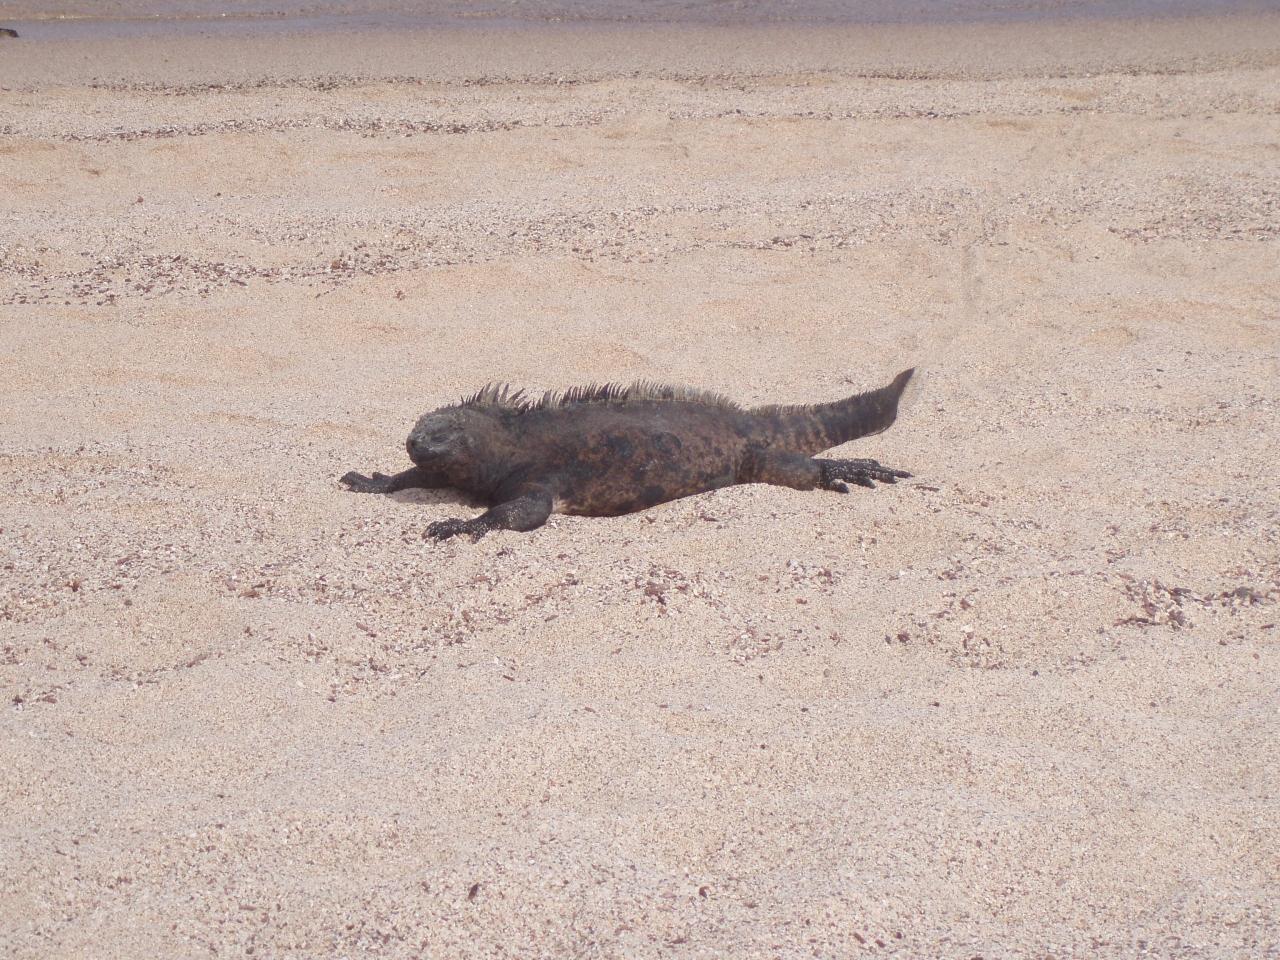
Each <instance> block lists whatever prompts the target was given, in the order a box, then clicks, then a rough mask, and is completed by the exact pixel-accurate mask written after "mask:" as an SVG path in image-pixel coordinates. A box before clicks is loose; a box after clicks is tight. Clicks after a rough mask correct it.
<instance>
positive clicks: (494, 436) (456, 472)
mask: <svg viewBox="0 0 1280 960" xmlns="http://www.w3.org/2000/svg"><path fill="white" fill-rule="evenodd" d="M405 449H406V450H408V452H409V459H410V460H412V461H413V462H414V463H415V464H417V465H418V466H419V467H421V468H422V469H423V470H426V471H428V472H430V473H432V474H435V475H438V476H442V477H444V478H446V479H448V480H449V481H450V482H451V483H453V484H455V485H476V484H483V482H484V481H485V479H486V478H487V477H489V476H491V475H492V474H494V472H495V469H496V468H498V467H499V466H500V462H501V461H502V460H503V459H505V457H506V455H507V454H508V452H509V443H508V436H507V431H506V429H505V428H504V426H503V424H502V422H501V418H500V417H499V416H496V415H495V413H494V412H493V411H489V410H486V409H484V408H476V407H471V406H465V405H462V406H451V407H442V408H441V409H439V410H433V411H432V412H431V413H427V414H424V415H423V416H422V417H421V418H420V419H419V420H418V422H417V423H416V424H414V427H413V430H411V431H410V432H409V438H408V439H407V440H406V441H405Z"/></svg>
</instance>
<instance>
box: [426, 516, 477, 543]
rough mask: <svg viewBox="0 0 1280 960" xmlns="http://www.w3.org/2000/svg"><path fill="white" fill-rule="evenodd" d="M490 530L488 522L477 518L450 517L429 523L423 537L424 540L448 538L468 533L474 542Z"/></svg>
mask: <svg viewBox="0 0 1280 960" xmlns="http://www.w3.org/2000/svg"><path fill="white" fill-rule="evenodd" d="M477 519H478V518H477ZM488 532H489V525H488V524H485V523H477V522H476V520H461V519H459V518H458V517H450V518H449V519H448V520H437V521H436V522H435V523H432V524H428V525H427V529H426V530H425V531H423V534H422V537H423V539H424V540H448V539H449V538H450V537H456V536H458V535H459V534H467V535H469V536H470V537H471V540H472V542H474V541H476V540H479V539H480V538H481V537H483V536H484V535H485V534H486V533H488Z"/></svg>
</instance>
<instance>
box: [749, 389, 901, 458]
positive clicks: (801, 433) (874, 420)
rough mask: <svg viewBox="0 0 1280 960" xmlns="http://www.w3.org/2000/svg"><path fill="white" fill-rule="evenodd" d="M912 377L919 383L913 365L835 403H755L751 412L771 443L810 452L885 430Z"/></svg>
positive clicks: (892, 418) (800, 451)
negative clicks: (877, 385) (884, 382)
mask: <svg viewBox="0 0 1280 960" xmlns="http://www.w3.org/2000/svg"><path fill="white" fill-rule="evenodd" d="M913 378H914V379H915V383H914V384H912V386H913V388H915V387H918V385H919V380H920V378H919V376H917V375H916V371H915V368H914V367H913V368H912V369H910V370H903V371H902V372H901V373H900V374H898V375H897V376H896V377H894V378H893V382H892V383H890V384H889V385H888V386H887V387H881V388H880V389H879V390H869V391H868V392H866V393H859V394H855V395H854V396H852V397H847V398H846V399H844V400H837V401H835V402H834V403H814V404H804V405H797V406H789V407H757V408H755V409H754V410H752V411H751V413H753V414H754V415H756V416H757V417H758V418H760V420H762V421H764V422H765V424H766V432H767V434H768V435H769V438H770V440H771V442H772V446H773V447H775V448H778V449H782V450H793V451H795V452H797V453H806V454H809V455H813V454H815V453H821V452H822V451H823V450H828V449H830V448H831V447H836V446H839V445H840V444H842V443H847V442H849V441H850V440H856V439H857V438H858V437H866V436H870V435H871V434H873V433H880V432H881V431H883V430H888V429H889V427H891V426H893V421H894V420H896V419H897V417H898V405H899V402H900V401H901V400H902V398H903V393H904V392H906V389H907V385H908V384H910V383H912V379H913ZM912 392H915V391H914V389H913V391H912Z"/></svg>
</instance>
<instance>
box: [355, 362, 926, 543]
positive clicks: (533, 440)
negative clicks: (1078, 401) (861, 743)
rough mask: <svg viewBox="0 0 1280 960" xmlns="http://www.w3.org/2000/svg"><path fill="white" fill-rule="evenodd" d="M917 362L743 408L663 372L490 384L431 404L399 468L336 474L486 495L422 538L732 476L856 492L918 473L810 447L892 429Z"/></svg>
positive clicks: (613, 509)
mask: <svg viewBox="0 0 1280 960" xmlns="http://www.w3.org/2000/svg"><path fill="white" fill-rule="evenodd" d="M914 373H915V370H914V369H911V370H904V371H902V372H901V373H900V374H898V375H897V376H896V377H895V378H894V379H893V382H892V383H890V384H889V385H888V386H886V387H881V388H880V389H879V390H871V391H869V392H867V393H860V394H856V395H855V396H852V397H848V398H846V399H844V400H837V401H835V402H834V403H818V404H799V405H794V406H767V407H753V408H750V409H744V408H743V407H740V406H738V405H737V404H736V403H733V402H732V401H731V400H728V399H726V398H725V397H722V396H720V395H719V394H714V393H707V392H703V391H700V390H693V389H689V388H685V387H672V386H664V385H662V384H654V383H645V382H640V383H635V384H632V385H630V386H622V385H618V384H605V385H603V386H597V385H595V384H592V385H590V386H585V387H574V388H572V389H570V390H566V391H564V392H563V393H548V394H546V395H544V396H543V397H541V398H540V399H533V398H530V397H527V396H526V395H525V393H524V391H522V390H516V389H513V388H512V387H510V386H509V385H506V384H490V385H489V386H487V387H485V388H484V389H483V390H481V391H479V392H478V393H476V394H474V395H473V396H471V397H468V398H466V399H464V400H462V401H460V402H459V403H455V404H451V405H449V406H446V407H441V408H440V409H438V410H434V411H432V412H430V413H427V414H424V415H423V416H422V417H421V418H420V419H419V420H418V422H417V424H416V425H415V426H414V428H413V430H412V432H411V433H410V434H409V439H408V440H407V441H406V442H405V447H406V449H407V450H408V452H409V459H411V460H412V461H413V463H414V466H412V467H410V468H409V469H408V470H405V471H404V472H402V473H397V474H395V475H394V476H388V475H386V474H382V473H375V474H373V475H372V476H369V477H366V476H364V475H362V474H359V473H356V472H354V471H353V472H351V473H348V474H346V475H345V476H343V477H342V479H341V482H342V483H344V484H345V485H346V486H347V487H348V488H350V489H351V490H353V491H356V492H359V493H394V492H395V491H397V490H405V489H408V488H410V487H453V488H455V489H458V490H461V491H463V492H464V493H467V494H470V495H472V496H474V497H475V498H476V499H478V500H480V501H482V502H484V503H487V504H490V505H491V506H490V508H489V510H488V511H486V512H485V513H483V514H481V515H480V516H478V517H475V518H473V519H470V520H461V519H450V520H440V521H437V522H435V523H432V524H431V525H430V526H428V527H427V529H426V532H425V536H426V537H429V538H432V539H435V540H445V539H447V538H449V537H452V536H456V535H458V534H461V533H465V534H469V535H470V536H471V537H472V539H473V540H478V539H479V538H480V537H482V536H484V535H485V534H486V533H488V532H489V531H491V530H533V529H535V528H536V527H540V526H542V525H543V524H544V523H546V522H547V517H549V516H550V515H551V514H552V512H557V513H570V514H579V515H583V516H591V517H607V516H617V515H618V514H623V513H632V512H634V511H637V510H644V509H646V508H648V507H652V506H654V505H655V504H659V503H665V502H666V501H668V500H676V499H678V498H680V497H687V496H690V495H692V494H695V493H702V492H703V491H706V490H715V489H717V488H719V487H727V486H730V485H732V484H735V483H773V484H779V485H781V486H784V487H794V488H795V489H797V490H813V489H817V488H822V489H825V490H836V491H839V492H840V493H848V492H849V486H848V485H849V484H850V483H852V484H855V485H857V486H862V487H874V486H875V483H874V481H877V480H878V481H880V482H881V483H894V482H896V481H897V480H898V479H899V478H901V477H909V476H911V474H909V473H907V472H906V471H903V470H894V469H891V468H889V467H885V466H882V465H881V464H880V463H878V462H877V461H875V460H819V459H815V458H814V457H813V454H815V453H819V452H820V451H823V450H826V449H828V448H830V447H834V446H836V445H838V444H841V443H845V442H846V441H849V440H854V439H856V438H858V437H865V436H868V435H870V434H873V433H880V432H881V431H883V430H887V429H888V428H889V427H890V426H891V425H892V424H893V421H894V420H895V419H896V417H897V415H898V401H899V400H900V399H901V397H902V394H903V391H905V390H906V388H907V384H908V383H909V382H910V381H911V378H912V376H913V375H914Z"/></svg>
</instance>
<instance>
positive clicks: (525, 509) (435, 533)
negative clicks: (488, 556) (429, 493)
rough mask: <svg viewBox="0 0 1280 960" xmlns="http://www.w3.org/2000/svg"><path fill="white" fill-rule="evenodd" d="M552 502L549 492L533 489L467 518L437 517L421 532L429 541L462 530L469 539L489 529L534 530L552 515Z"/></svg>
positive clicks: (454, 534) (446, 538)
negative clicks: (438, 518)
mask: <svg viewBox="0 0 1280 960" xmlns="http://www.w3.org/2000/svg"><path fill="white" fill-rule="evenodd" d="M551 503H552V500H551V494H550V493H548V492H547V491H546V490H534V491H530V492H529V493H526V494H523V495H522V496H519V497H516V498H515V499H514V500H507V501H506V502H504V503H500V504H498V505H497V506H495V507H491V508H490V509H488V510H486V511H485V512H484V513H482V514H480V516H478V517H473V518H472V519H470V520H462V519H460V518H457V517H453V518H450V519H448V520H437V521H436V522H435V523H433V524H431V525H430V526H428V527H427V529H426V532H425V533H424V534H423V535H424V536H425V537H427V538H428V539H431V540H448V539H449V538H450V537H456V536H458V534H462V533H465V534H467V535H468V536H470V537H471V539H472V540H479V539H480V538H481V537H483V536H484V535H485V534H486V533H489V532H490V531H492V530H535V529H537V528H538V527H540V526H542V525H543V524H544V523H546V522H547V517H549V516H551Z"/></svg>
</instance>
